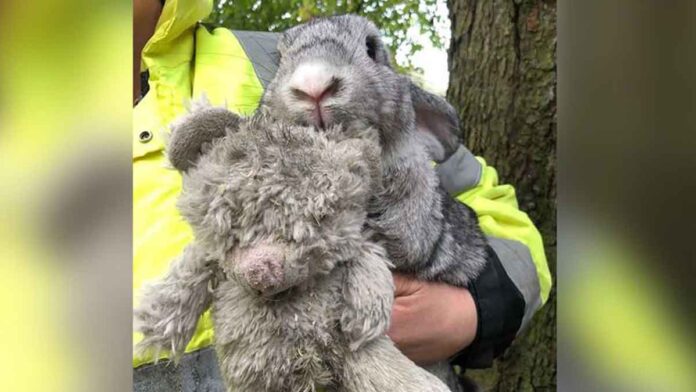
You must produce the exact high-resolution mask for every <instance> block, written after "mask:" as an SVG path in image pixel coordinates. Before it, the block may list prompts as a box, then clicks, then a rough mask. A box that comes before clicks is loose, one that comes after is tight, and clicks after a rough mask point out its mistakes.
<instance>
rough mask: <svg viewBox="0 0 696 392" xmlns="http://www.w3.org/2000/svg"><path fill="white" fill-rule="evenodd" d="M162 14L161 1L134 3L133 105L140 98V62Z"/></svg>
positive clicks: (143, 0)
mask: <svg viewBox="0 0 696 392" xmlns="http://www.w3.org/2000/svg"><path fill="white" fill-rule="evenodd" d="M161 12H162V3H161V2H160V0H135V1H134V2H133V104H135V103H136V102H137V101H138V99H139V98H140V60H141V57H142V52H143V48H144V47H145V44H146V43H147V41H148V40H149V39H150V37H152V34H153V33H154V32H155V26H157V20H158V19H159V17H160V13H161Z"/></svg>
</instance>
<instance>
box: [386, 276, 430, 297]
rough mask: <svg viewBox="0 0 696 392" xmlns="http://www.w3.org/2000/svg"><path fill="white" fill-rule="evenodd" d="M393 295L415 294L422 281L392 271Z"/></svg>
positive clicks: (421, 285)
mask: <svg viewBox="0 0 696 392" xmlns="http://www.w3.org/2000/svg"><path fill="white" fill-rule="evenodd" d="M393 276H394V297H405V296H408V295H412V294H415V293H416V292H418V291H419V290H420V289H421V288H422V287H423V282H421V281H419V280H417V279H416V278H414V277H412V276H409V275H403V274H399V273H394V274H393Z"/></svg>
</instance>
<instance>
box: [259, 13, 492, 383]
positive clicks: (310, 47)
mask: <svg viewBox="0 0 696 392" xmlns="http://www.w3.org/2000/svg"><path fill="white" fill-rule="evenodd" d="M278 52H279V54H280V63H279V67H278V71H277V73H276V75H275V78H274V79H273V81H272V82H271V83H270V84H269V86H268V88H267V90H266V93H265V95H264V97H263V102H262V104H263V106H265V107H266V108H268V110H269V111H270V112H271V113H272V115H273V116H275V117H276V118H279V119H283V120H285V121H291V122H294V123H297V124H303V125H314V126H315V127H318V128H322V127H326V126H331V125H332V124H341V125H343V126H344V127H345V128H346V129H362V128H365V127H374V128H376V129H377V130H378V131H379V135H380V145H381V150H382V170H383V190H382V192H381V193H380V194H378V195H375V198H374V199H373V202H372V204H371V211H370V217H371V219H370V226H371V227H372V228H373V229H374V231H375V232H376V233H377V238H380V239H381V240H383V241H384V244H385V247H386V249H387V251H388V255H389V259H390V261H391V262H392V263H393V264H394V269H395V270H396V271H399V272H403V273H408V274H412V275H415V276H416V277H418V278H420V279H424V280H429V281H439V282H445V283H448V284H451V285H455V286H459V287H467V285H468V283H469V282H470V281H471V280H472V279H474V278H475V277H476V276H477V275H478V274H479V272H480V271H481V270H482V269H483V268H484V266H485V263H486V246H487V242H486V239H485V236H484V235H483V233H482V232H481V229H480V227H479V225H478V218H477V216H476V214H475V212H474V211H473V210H471V209H470V208H469V207H468V206H466V205H464V204H462V203H459V202H457V201H455V200H454V199H453V198H452V197H451V196H450V195H449V194H448V193H447V192H446V191H445V190H444V189H443V187H442V186H441V185H440V183H439V180H438V178H437V175H436V172H435V170H434V169H433V167H432V165H431V161H432V160H435V161H442V160H443V159H445V158H446V157H448V156H449V155H450V154H451V153H453V152H454V151H455V149H456V148H457V147H458V146H459V138H458V136H457V132H458V131H459V123H458V120H457V115H456V112H455V110H454V109H453V108H452V106H451V105H449V104H448V103H447V102H446V101H445V100H444V99H442V98H440V97H438V96H435V95H433V94H430V93H428V92H426V91H424V90H423V89H421V88H420V87H418V86H416V85H415V84H414V83H413V82H412V81H411V80H410V79H409V78H408V77H405V76H403V75H399V74H398V73H396V72H395V71H394V70H393V68H392V66H391V64H390V60H389V53H388V51H387V50H386V48H385V45H384V43H383V42H382V40H381V38H380V33H379V30H378V29H377V27H376V26H375V25H374V24H373V23H371V22H370V21H368V20H367V19H365V18H362V17H358V16H354V15H342V16H336V17H331V18H320V19H315V20H312V21H310V22H308V23H306V24H303V25H299V26H297V27H294V28H291V29H289V30H288V31H286V32H285V33H283V34H282V36H281V38H280V40H279V43H278ZM319 93H320V94H319ZM428 369H429V370H431V371H432V372H433V373H434V374H437V375H438V376H439V377H441V378H442V379H443V380H445V381H446V382H448V384H449V385H450V387H451V388H452V389H453V390H458V389H460V386H459V385H457V383H456V382H453V380H454V379H455V378H456V377H455V376H454V374H453V371H452V369H451V368H450V366H449V364H448V363H445V362H442V363H438V364H433V365H431V366H429V367H428Z"/></svg>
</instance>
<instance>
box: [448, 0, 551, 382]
mask: <svg viewBox="0 0 696 392" xmlns="http://www.w3.org/2000/svg"><path fill="white" fill-rule="evenodd" d="M448 5H449V10H450V19H451V21H452V41H451V44H450V49H449V70H450V83H449V86H450V87H449V90H448V93H447V98H448V99H449V101H450V102H451V103H452V104H453V105H454V106H455V108H457V110H458V113H459V118H460V121H461V124H462V128H463V129H462V132H463V139H464V141H465V144H466V145H467V147H469V148H470V149H471V150H472V151H473V152H474V153H475V154H476V155H479V156H482V157H484V158H485V159H486V161H487V162H488V163H489V164H490V165H492V166H494V167H495V168H496V169H497V170H498V173H499V176H500V181H501V183H503V182H504V183H508V184H512V185H513V186H514V187H515V189H516V191H517V197H518V200H519V204H520V208H521V209H522V210H523V211H525V212H527V213H528V214H529V216H530V217H531V219H532V220H533V221H534V223H535V224H536V225H537V227H538V228H539V230H540V231H541V234H542V237H543V239H544V244H545V248H546V255H547V257H548V262H549V266H550V269H551V274H552V276H553V278H554V280H555V276H556V176H555V169H556V2H555V1H541V0H491V1H483V0H478V1H477V0H448ZM467 375H468V376H470V377H471V378H473V379H475V380H476V381H477V382H478V383H479V384H480V385H481V386H482V387H483V388H484V389H485V390H488V391H540V390H555V389H556V290H555V285H554V289H553V290H552V292H551V295H550V297H549V300H548V302H547V303H546V305H545V306H544V308H542V310H541V311H539V312H538V313H537V315H536V316H535V317H534V320H533V322H532V325H531V326H530V328H529V329H528V330H527V331H526V332H525V333H524V334H522V335H521V336H518V337H517V339H516V340H515V342H514V343H513V345H512V346H511V347H510V348H509V349H508V350H507V352H506V353H505V354H504V355H503V356H502V357H501V358H499V359H498V360H496V361H495V363H494V366H493V367H492V368H491V369H486V370H477V371H472V370H468V371H467Z"/></svg>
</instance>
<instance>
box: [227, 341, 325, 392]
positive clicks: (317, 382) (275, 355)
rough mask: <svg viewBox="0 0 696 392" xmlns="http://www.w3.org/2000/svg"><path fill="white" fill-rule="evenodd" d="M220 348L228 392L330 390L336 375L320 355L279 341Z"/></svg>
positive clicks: (247, 343)
mask: <svg viewBox="0 0 696 392" xmlns="http://www.w3.org/2000/svg"><path fill="white" fill-rule="evenodd" d="M258 343H259V344H258V345H257V344H254V343H251V342H244V344H243V345H239V346H237V347H234V346H232V345H226V346H222V347H220V346H218V347H217V355H218V359H219V363H220V372H221V374H222V376H223V379H224V380H225V384H226V386H227V391H228V392H266V391H267V392H298V391H308V392H309V391H315V390H327V391H328V390H329V389H321V387H323V386H326V385H329V384H331V382H332V376H331V374H330V372H329V371H328V368H327V367H326V366H325V364H324V363H323V361H321V359H320V357H319V356H318V353H312V352H309V351H306V350H303V349H299V348H298V349H291V348H289V347H288V348H285V347H283V346H282V345H281V344H280V342H279V341H277V340H275V339H274V340H271V341H266V344H265V345H264V344H263V342H262V341H259V342H258Z"/></svg>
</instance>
